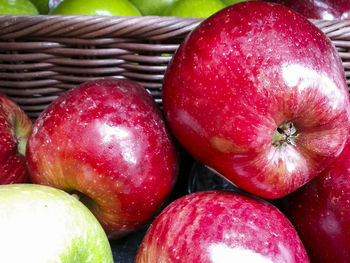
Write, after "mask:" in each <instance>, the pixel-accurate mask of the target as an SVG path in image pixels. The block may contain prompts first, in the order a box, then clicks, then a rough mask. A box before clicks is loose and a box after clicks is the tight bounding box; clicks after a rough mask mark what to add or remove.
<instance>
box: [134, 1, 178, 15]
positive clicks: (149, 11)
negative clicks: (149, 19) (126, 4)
mask: <svg viewBox="0 0 350 263" xmlns="http://www.w3.org/2000/svg"><path fill="white" fill-rule="evenodd" d="M130 1H131V2H132V3H133V4H134V5H135V6H136V7H137V8H138V9H139V10H140V11H141V13H142V14H143V15H145V16H149V15H156V16H160V15H162V14H163V13H164V12H165V10H166V9H167V8H169V7H170V6H171V5H172V4H173V3H175V2H176V1H177V0H130Z"/></svg>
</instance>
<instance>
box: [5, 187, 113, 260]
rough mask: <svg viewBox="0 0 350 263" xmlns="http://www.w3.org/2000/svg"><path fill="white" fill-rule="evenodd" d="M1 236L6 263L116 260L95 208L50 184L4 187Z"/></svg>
mask: <svg viewBox="0 0 350 263" xmlns="http://www.w3.org/2000/svg"><path fill="white" fill-rule="evenodd" d="M0 233H1V235H0V247H1V253H0V262H35V263H48V262H50V263H56V262H57V263H64V262H69V263H71V262H84V263H88V262H89V263H93V262H94V263H112V262H113V256H112V251H111V247H110V244H109V241H108V239H107V236H106V234H105V232H104V230H103V229H102V227H101V225H100V224H99V223H98V221H97V219H96V218H95V217H94V216H93V214H92V213H91V212H90V211H89V209H88V208H86V207H85V206H84V205H83V204H82V203H81V202H80V201H79V200H78V199H77V198H75V197H74V196H72V195H69V194H67V193H66V192H64V191H62V190H59V189H55V188H52V187H49V186H42V185H36V184H11V185H2V186H0Z"/></svg>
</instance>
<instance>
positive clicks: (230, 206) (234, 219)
mask: <svg viewBox="0 0 350 263" xmlns="http://www.w3.org/2000/svg"><path fill="white" fill-rule="evenodd" d="M157 262H159V263H160V262H167V263H173V262H196V263H214V262H221V263H225V262H259V263H277V262H278V263H296V262H300V263H307V262H309V260H308V257H307V254H306V252H305V249H304V247H303V245H302V243H301V241H300V239H299V237H298V235H297V233H296V231H295V229H294V228H293V226H292V225H291V223H290V222H289V221H288V219H287V218H286V217H285V216H284V215H283V214H282V213H281V212H280V211H279V210H278V209H277V208H276V207H274V206H272V205H271V204H269V203H267V202H266V201H263V200H259V199H257V198H253V197H248V196H244V195H241V194H238V193H233V192H223V191H222V192H220V191H217V192H215V191H205V192H197V193H194V194H190V195H187V196H184V197H181V198H180V199H177V200H176V201H174V202H173V203H171V204H170V205H169V206H168V207H167V208H166V209H164V210H163V211H162V213H161V214H160V215H159V216H158V217H157V218H156V219H155V221H154V222H153V223H152V225H151V226H150V228H149V229H148V231H147V233H146V235H145V237H144V239H143V241H142V243H141V246H140V248H139V251H138V254H137V257H136V260H135V263H157Z"/></svg>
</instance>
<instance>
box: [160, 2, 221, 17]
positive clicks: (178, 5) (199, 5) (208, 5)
mask: <svg viewBox="0 0 350 263" xmlns="http://www.w3.org/2000/svg"><path fill="white" fill-rule="evenodd" d="M225 7H226V5H225V4H224V3H223V2H221V1H220V0H178V1H177V2H175V3H174V5H172V6H171V7H170V8H168V9H167V10H166V11H165V12H164V15H166V16H179V17H208V16H210V15H212V14H214V13H216V12H217V11H219V10H221V9H223V8H225Z"/></svg>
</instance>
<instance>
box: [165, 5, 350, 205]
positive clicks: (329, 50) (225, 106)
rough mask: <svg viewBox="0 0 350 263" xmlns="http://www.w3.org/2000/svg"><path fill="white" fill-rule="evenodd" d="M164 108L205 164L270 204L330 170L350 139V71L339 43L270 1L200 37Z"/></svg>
mask: <svg viewBox="0 0 350 263" xmlns="http://www.w3.org/2000/svg"><path fill="white" fill-rule="evenodd" d="M163 105H164V112H165V117H166V119H167V121H168V124H169V127H170V128H171V130H172V132H173V134H174V135H175V137H176V138H177V139H178V141H179V142H180V143H181V144H182V145H183V147H184V148H185V149H186V150H187V151H188V152H189V153H190V154H191V155H192V156H193V157H194V158H195V159H197V160H198V161H200V162H201V163H203V164H204V165H206V166H208V167H210V168H212V169H213V170H215V171H217V172H218V173H219V174H221V175H222V176H223V177H225V178H226V179H227V180H229V181H230V182H232V183H233V184H235V185H236V186H238V187H240V188H241V189H243V190H245V191H247V192H249V193H252V194H255V195H258V196H261V197H264V198H269V199H272V198H279V197H282V196H285V195H287V194H289V193H291V192H293V191H294V190H296V189H297V188H299V187H301V186H302V185H304V184H305V183H306V182H308V181H309V180H311V179H312V178H313V177H315V176H316V175H317V174H319V173H320V172H321V171H322V170H324V169H325V168H326V167H327V166H328V165H329V164H330V163H331V162H333V161H334V159H335V158H336V157H337V156H338V155H339V154H340V153H341V151H342V149H343V147H344V145H345V142H346V139H347V136H348V134H349V94H348V91H347V84H346V80H345V74H344V68H343V66H342V62H341V59H340V58H339V55H338V53H337V51H336V50H335V48H334V47H333V45H332V43H331V41H330V40H329V39H328V38H327V37H326V36H325V35H324V34H323V33H322V32H321V31H320V30H319V29H318V28H317V27H315V26H314V25H313V24H311V23H310V22H309V21H308V20H307V19H305V18H304V17H302V16H300V15H298V14H297V13H295V12H293V11H291V10H290V9H288V8H286V7H284V6H282V5H278V4H273V3H267V2H258V1H248V2H242V3H238V4H236V5H232V6H229V7H227V8H225V9H223V10H222V11H219V12H218V13H216V14H214V15H213V16H211V17H209V18H208V19H206V20H205V21H204V22H203V23H201V24H200V25H199V26H198V27H197V28H196V29H195V30H193V31H192V32H191V33H190V34H189V35H188V36H187V37H186V39H185V40H184V41H183V42H182V44H181V45H180V47H179V49H178V50H177V52H176V53H175V55H174V57H173V58H172V60H171V61H170V64H169V66H168V68H167V71H166V73H165V79H164V84H163ZM289 124H291V126H289Z"/></svg>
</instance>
